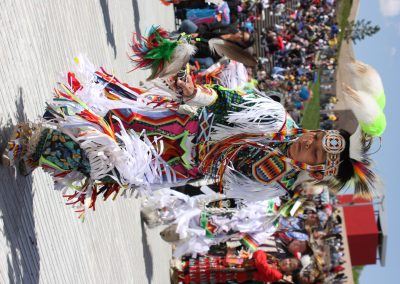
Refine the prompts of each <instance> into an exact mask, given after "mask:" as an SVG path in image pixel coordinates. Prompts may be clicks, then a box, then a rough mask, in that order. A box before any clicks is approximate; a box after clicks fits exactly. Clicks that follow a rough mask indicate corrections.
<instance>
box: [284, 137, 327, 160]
mask: <svg viewBox="0 0 400 284" xmlns="http://www.w3.org/2000/svg"><path fill="white" fill-rule="evenodd" d="M324 136H325V132H323V131H313V132H308V133H304V134H303V135H302V136H300V137H299V138H298V139H297V140H296V141H295V142H294V143H293V144H292V145H290V147H289V157H290V158H292V159H293V160H296V161H298V162H302V163H306V164H308V165H311V166H314V165H320V164H325V161H326V152H325V150H324V148H323V146H322V139H323V138H324Z"/></svg>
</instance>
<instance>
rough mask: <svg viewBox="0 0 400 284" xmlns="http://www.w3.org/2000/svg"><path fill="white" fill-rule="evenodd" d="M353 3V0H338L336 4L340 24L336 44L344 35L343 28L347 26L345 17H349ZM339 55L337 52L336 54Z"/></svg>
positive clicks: (339, 42) (340, 41) (339, 43)
mask: <svg viewBox="0 0 400 284" xmlns="http://www.w3.org/2000/svg"><path fill="white" fill-rule="evenodd" d="M352 5H353V0H341V1H338V6H337V16H336V17H337V21H338V23H339V26H340V30H341V31H340V33H339V37H338V46H340V45H341V43H342V41H343V37H344V30H345V29H346V26H347V19H348V18H349V15H350V12H351V6H352ZM338 57H339V54H338Z"/></svg>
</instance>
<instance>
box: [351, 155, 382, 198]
mask: <svg viewBox="0 0 400 284" xmlns="http://www.w3.org/2000/svg"><path fill="white" fill-rule="evenodd" d="M352 164H353V168H354V178H353V182H354V194H355V196H356V197H360V198H365V199H372V198H374V197H376V196H378V194H377V192H376V183H377V177H376V175H375V174H374V172H373V171H372V170H371V169H370V165H371V162H370V161H369V160H366V159H365V160H364V161H362V162H359V161H352Z"/></svg>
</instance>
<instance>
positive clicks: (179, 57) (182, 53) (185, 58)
mask: <svg viewBox="0 0 400 284" xmlns="http://www.w3.org/2000/svg"><path fill="white" fill-rule="evenodd" d="M184 41H185V40H182V43H179V44H178V46H177V47H176V48H175V51H174V53H173V55H172V58H171V60H170V61H168V62H167V63H166V65H165V68H164V69H162V70H161V72H160V74H159V75H158V76H159V77H160V78H164V77H169V76H173V75H176V74H177V73H178V72H179V70H181V69H182V67H183V66H185V65H186V64H187V63H188V62H189V59H190V57H191V56H192V55H194V54H195V53H196V47H195V46H194V45H191V44H189V43H187V42H184Z"/></svg>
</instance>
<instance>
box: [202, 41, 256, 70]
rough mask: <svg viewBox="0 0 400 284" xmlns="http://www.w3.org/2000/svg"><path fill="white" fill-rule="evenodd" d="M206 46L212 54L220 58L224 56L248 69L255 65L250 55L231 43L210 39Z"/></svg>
mask: <svg viewBox="0 0 400 284" xmlns="http://www.w3.org/2000/svg"><path fill="white" fill-rule="evenodd" d="M208 45H209V47H210V50H211V51H212V52H213V53H216V54H218V55H220V56H226V57H228V58H229V59H232V60H235V61H237V62H240V63H243V64H244V65H246V66H249V67H254V66H256V65H257V60H256V59H255V58H254V57H253V56H252V55H251V54H249V53H248V52H246V51H245V50H244V49H243V48H241V47H239V46H238V45H236V44H234V43H232V42H229V41H226V40H223V39H219V38H212V39H210V40H209V41H208Z"/></svg>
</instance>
